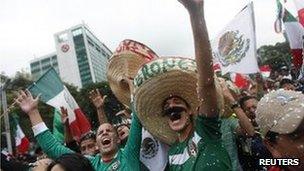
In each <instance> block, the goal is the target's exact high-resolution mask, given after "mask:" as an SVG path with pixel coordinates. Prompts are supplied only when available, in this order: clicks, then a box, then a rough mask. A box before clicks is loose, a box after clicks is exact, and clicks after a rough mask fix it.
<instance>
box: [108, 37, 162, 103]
mask: <svg viewBox="0 0 304 171" xmlns="http://www.w3.org/2000/svg"><path fill="white" fill-rule="evenodd" d="M154 58H158V56H157V55H156V53H155V52H154V51H152V50H151V49H150V48H149V47H147V46H146V45H144V44H142V43H140V42H137V41H134V40H130V39H126V40H124V41H122V42H121V43H120V44H119V47H118V48H117V50H116V51H115V52H114V54H113V55H112V57H111V59H110V60H109V63H108V68H107V79H108V81H109V85H110V87H111V90H112V91H113V93H114V95H115V96H116V98H117V99H118V100H119V101H120V102H121V103H123V104H124V105H126V106H128V107H130V100H131V97H130V96H131V95H130V88H129V83H128V81H127V80H128V79H133V78H134V76H135V75H136V74H137V71H138V69H139V68H140V67H141V66H142V65H143V64H145V63H147V62H148V61H150V60H152V59H154Z"/></svg>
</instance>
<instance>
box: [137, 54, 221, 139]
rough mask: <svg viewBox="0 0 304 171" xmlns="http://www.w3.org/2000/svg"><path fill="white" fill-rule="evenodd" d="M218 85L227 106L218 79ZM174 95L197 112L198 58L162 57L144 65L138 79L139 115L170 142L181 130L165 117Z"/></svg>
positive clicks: (149, 126) (144, 122)
mask: <svg viewBox="0 0 304 171" xmlns="http://www.w3.org/2000/svg"><path fill="white" fill-rule="evenodd" d="M216 86H217V90H218V93H217V94H218V99H220V100H219V101H220V103H219V108H220V109H223V106H224V105H223V96H222V93H220V92H219V91H221V89H220V85H219V84H218V82H217V81H216ZM170 96H179V97H181V98H183V99H184V100H185V101H186V102H187V103H188V104H189V106H190V108H191V110H192V111H193V112H196V110H197V108H198V106H199V100H198V96H197V70H196V62H195V60H193V59H188V58H181V57H163V58H158V59H155V60H152V61H150V62H148V63H146V64H145V65H143V66H142V67H141V69H140V70H139V71H138V73H137V75H136V76H135V78H134V107H135V110H136V112H137V115H138V118H139V119H140V121H141V123H142V125H143V126H144V127H145V128H146V129H147V130H148V131H149V132H150V133H151V134H152V135H153V136H155V137H157V138H158V139H159V140H161V141H163V142H165V143H167V144H172V143H174V142H175V141H176V140H177V133H176V132H174V131H172V130H171V129H170V127H169V125H168V123H167V120H166V119H165V118H164V117H163V116H162V108H163V103H164V101H165V100H166V99H168V97H170Z"/></svg>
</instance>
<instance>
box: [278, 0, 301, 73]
mask: <svg viewBox="0 0 304 171" xmlns="http://www.w3.org/2000/svg"><path fill="white" fill-rule="evenodd" d="M277 6H278V12H279V13H280V14H279V15H278V16H279V17H282V18H281V19H282V20H283V23H284V27H285V31H286V35H287V39H288V42H289V46H290V49H291V53H292V56H293V59H292V61H293V64H294V66H295V68H296V69H300V68H301V66H302V63H303V57H302V55H303V54H302V52H303V36H304V27H303V26H302V25H301V24H300V23H299V22H298V21H297V19H296V18H295V17H294V16H293V15H292V14H291V13H290V12H289V11H288V10H286V9H283V6H282V4H281V2H280V1H279V0H277Z"/></svg>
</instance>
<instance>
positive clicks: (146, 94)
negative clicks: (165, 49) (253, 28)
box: [134, 0, 231, 171]
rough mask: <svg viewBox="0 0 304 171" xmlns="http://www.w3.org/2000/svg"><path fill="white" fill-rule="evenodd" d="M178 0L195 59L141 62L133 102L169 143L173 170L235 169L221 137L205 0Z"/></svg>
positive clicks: (218, 95) (149, 125)
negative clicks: (187, 17)
mask: <svg viewBox="0 0 304 171" xmlns="http://www.w3.org/2000/svg"><path fill="white" fill-rule="evenodd" d="M180 2H181V3H182V4H183V5H184V6H185V7H186V9H187V10H188V11H189V14H190V18H191V24H192V29H193V35H194V42H195V56H196V62H195V61H194V60H191V59H186V58H180V57H168V58H159V59H155V60H153V61H150V62H149V63H147V64H145V65H143V66H142V68H141V69H140V71H139V72H138V74H137V75H136V77H135V78H134V87H135V90H134V91H135V93H134V107H135V110H136V111H137V113H138V118H139V119H140V120H141V123H142V125H143V126H144V127H145V128H146V129H147V130H148V131H149V132H151V134H152V135H154V136H156V137H158V138H159V139H161V140H162V141H164V142H167V143H168V144H171V147H170V150H169V164H170V170H212V171H213V170H231V161H230V158H229V155H228V153H227V151H226V150H225V149H224V147H223V146H222V141H221V132H220V121H219V118H218V116H219V112H220V109H221V108H222V107H223V105H222V94H221V93H220V92H219V90H220V88H219V87H218V86H219V85H218V83H216V80H215V78H214V72H213V69H212V54H211V50H210V49H211V47H210V44H209V38H208V33H207V29H206V24H205V20H204V10H203V0H180ZM197 113H198V114H197Z"/></svg>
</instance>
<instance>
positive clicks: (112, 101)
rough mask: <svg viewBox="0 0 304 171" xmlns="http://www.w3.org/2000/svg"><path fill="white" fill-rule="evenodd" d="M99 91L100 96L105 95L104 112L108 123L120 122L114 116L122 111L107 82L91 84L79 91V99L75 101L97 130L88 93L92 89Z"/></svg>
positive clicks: (95, 117) (96, 120)
mask: <svg viewBox="0 0 304 171" xmlns="http://www.w3.org/2000/svg"><path fill="white" fill-rule="evenodd" d="M96 88H97V89H99V91H100V92H101V94H102V95H107V98H106V99H105V104H104V106H105V107H104V110H105V113H106V115H107V118H108V120H109V122H111V123H113V124H115V123H118V122H120V121H121V119H120V117H117V116H115V114H116V113H117V112H119V111H121V110H123V109H124V106H123V105H122V104H121V103H120V102H119V101H118V100H117V99H116V97H115V96H114V94H113V92H112V91H111V89H110V86H109V83H108V82H100V83H92V84H90V85H87V86H86V87H84V88H82V89H81V90H80V98H79V99H76V98H75V99H76V101H77V103H78V104H79V106H80V107H81V109H82V110H83V111H84V112H85V113H86V115H87V116H88V117H89V118H90V120H91V123H92V126H93V127H94V128H95V129H97V128H98V126H99V122H98V117H97V112H96V109H95V107H94V105H93V104H92V103H91V101H90V99H89V92H90V91H91V90H94V89H96Z"/></svg>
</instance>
